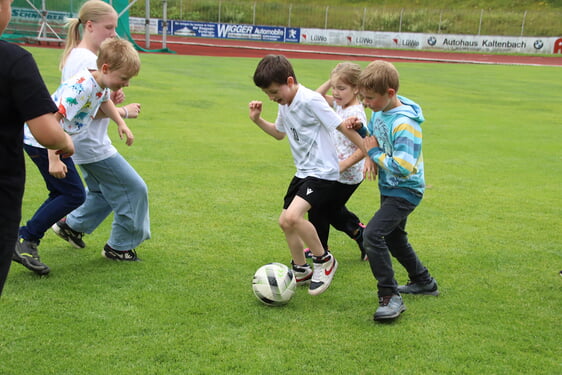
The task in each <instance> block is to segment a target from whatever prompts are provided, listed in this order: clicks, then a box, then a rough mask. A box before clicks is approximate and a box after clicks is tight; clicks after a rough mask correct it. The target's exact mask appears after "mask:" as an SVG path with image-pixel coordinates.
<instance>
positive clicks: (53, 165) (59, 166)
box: [49, 159, 68, 179]
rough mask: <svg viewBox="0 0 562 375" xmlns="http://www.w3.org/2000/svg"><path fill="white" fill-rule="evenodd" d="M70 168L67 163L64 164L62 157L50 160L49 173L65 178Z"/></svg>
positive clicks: (55, 176)
mask: <svg viewBox="0 0 562 375" xmlns="http://www.w3.org/2000/svg"><path fill="white" fill-rule="evenodd" d="M66 172H68V169H67V167H66V164H64V163H63V162H62V161H61V160H60V159H57V160H49V174H50V175H51V176H53V177H54V178H59V179H61V178H65V177H66Z"/></svg>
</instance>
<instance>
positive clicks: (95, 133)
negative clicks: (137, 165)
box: [62, 48, 117, 164]
mask: <svg viewBox="0 0 562 375" xmlns="http://www.w3.org/2000/svg"><path fill="white" fill-rule="evenodd" d="M96 60H97V56H96V54H95V53H93V52H92V51H90V50H88V49H86V48H74V49H73V50H72V51H71V52H70V54H69V55H68V57H67V59H66V62H65V63H64V68H63V70H62V80H63V81H65V80H67V79H68V78H70V77H72V76H73V75H74V74H76V73H77V72H79V71H80V70H83V69H90V70H97V65H96ZM108 126H109V119H108V118H103V119H97V120H93V121H92V123H91V124H90V126H88V127H87V128H86V130H85V131H83V132H81V133H79V134H75V135H72V141H73V142H74V148H75V153H74V155H72V160H74V163H76V164H89V163H95V162H97V161H100V160H105V159H107V158H109V157H110V156H113V155H114V154H116V153H117V149H116V148H115V147H114V146H113V145H112V144H111V139H109V136H108V135H107V128H108ZM115 131H116V132H117V127H116V126H115Z"/></svg>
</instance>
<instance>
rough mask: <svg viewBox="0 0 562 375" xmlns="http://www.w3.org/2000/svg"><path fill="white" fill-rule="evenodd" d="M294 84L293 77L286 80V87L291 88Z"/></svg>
mask: <svg viewBox="0 0 562 375" xmlns="http://www.w3.org/2000/svg"><path fill="white" fill-rule="evenodd" d="M294 84H295V79H294V78H293V77H289V78H287V86H289V87H290V86H293V85H294Z"/></svg>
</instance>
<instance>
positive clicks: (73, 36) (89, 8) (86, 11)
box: [59, 0, 117, 70]
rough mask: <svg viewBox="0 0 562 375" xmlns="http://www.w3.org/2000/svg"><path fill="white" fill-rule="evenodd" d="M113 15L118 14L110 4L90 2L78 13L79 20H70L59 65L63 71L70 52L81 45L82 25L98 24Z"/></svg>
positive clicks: (99, 1)
mask: <svg viewBox="0 0 562 375" xmlns="http://www.w3.org/2000/svg"><path fill="white" fill-rule="evenodd" d="M112 14H117V12H116V11H115V9H113V7H112V6H111V5H109V4H108V3H106V2H104V1H102V0H88V1H86V2H85V3H84V4H83V5H82V6H81V7H80V10H79V11H78V18H69V19H68V22H67V23H66V27H67V28H68V32H67V35H66V43H65V47H64V52H63V53H62V58H61V61H60V65H59V68H60V69H61V70H62V68H63V66H64V63H65V62H66V58H67V57H68V55H69V54H70V51H72V49H73V48H76V46H77V45H78V44H80V40H81V34H80V25H85V24H86V22H88V21H93V22H98V21H99V20H101V19H102V18H103V17H106V16H108V15H112ZM82 27H84V26H82Z"/></svg>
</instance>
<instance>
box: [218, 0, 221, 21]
mask: <svg viewBox="0 0 562 375" xmlns="http://www.w3.org/2000/svg"><path fill="white" fill-rule="evenodd" d="M221 10H222V0H220V1H219V22H218V23H221Z"/></svg>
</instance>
